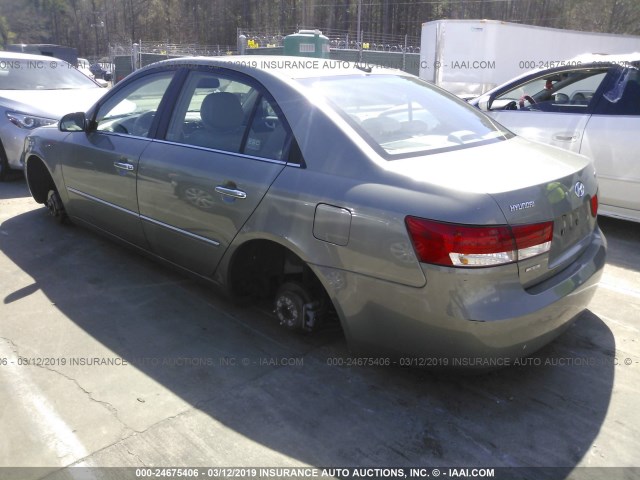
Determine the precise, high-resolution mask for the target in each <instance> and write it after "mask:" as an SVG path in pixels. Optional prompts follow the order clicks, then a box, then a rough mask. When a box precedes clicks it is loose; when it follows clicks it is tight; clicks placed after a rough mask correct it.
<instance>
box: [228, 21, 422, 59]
mask: <svg viewBox="0 0 640 480" xmlns="http://www.w3.org/2000/svg"><path fill="white" fill-rule="evenodd" d="M299 30H315V28H303V27H296V28H291V29H286V31H287V33H283V32H281V31H279V30H270V31H264V30H263V31H254V30H244V29H240V28H239V29H238V37H240V35H244V36H245V37H246V39H247V42H248V44H249V48H275V47H282V46H283V45H284V38H285V37H286V36H287V35H288V34H290V33H295V32H297V31H299ZM320 31H321V32H322V34H323V35H324V36H325V37H327V38H328V39H329V47H330V48H332V49H336V50H360V49H362V50H370V51H374V52H396V53H401V52H407V53H420V38H419V37H414V36H410V35H383V34H374V33H370V32H364V31H363V32H361V33H360V36H358V34H357V32H353V31H348V30H337V29H326V30H323V29H320Z"/></svg>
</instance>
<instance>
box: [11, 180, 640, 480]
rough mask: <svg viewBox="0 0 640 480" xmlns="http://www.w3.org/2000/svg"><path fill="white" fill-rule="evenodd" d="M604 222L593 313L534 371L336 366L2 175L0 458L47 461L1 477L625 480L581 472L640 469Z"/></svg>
mask: <svg viewBox="0 0 640 480" xmlns="http://www.w3.org/2000/svg"><path fill="white" fill-rule="evenodd" d="M600 224H601V226H602V228H603V230H604V232H605V234H606V236H607V238H608V240H609V257H608V262H607V267H606V271H605V274H604V277H603V280H602V283H601V285H600V286H599V288H598V291H597V293H596V296H595V298H594V300H593V302H592V303H591V305H590V307H589V310H588V311H586V312H585V313H584V314H583V315H582V316H581V318H580V319H579V320H578V321H577V322H576V324H575V325H574V326H573V327H572V328H571V329H570V330H569V331H568V332H567V333H565V334H563V335H562V336H561V337H560V338H559V339H557V340H556V341H555V342H553V343H552V344H551V345H549V346H548V347H546V348H545V349H543V350H542V351H540V352H538V354H536V355H535V356H534V357H533V359H532V360H531V361H530V362H529V365H524V366H512V367H509V368H506V369H503V370H500V371H497V372H493V373H490V374H485V375H474V376H460V375H452V374H442V373H433V372H426V371H414V370H406V369H400V368H376V367H357V366H345V365H338V366H336V365H335V364H336V363H340V362H342V363H344V362H345V359H348V356H349V354H348V351H347V349H346V345H345V342H344V339H343V337H342V336H341V333H340V332H339V331H335V330H331V329H328V330H326V331H323V332H320V333H319V334H318V335H316V336H312V337H309V336H304V335H297V334H295V333H292V332H288V331H285V330H283V329H281V327H279V326H278V325H277V322H276V321H275V320H274V319H273V318H272V317H271V316H270V315H269V313H268V311H265V310H264V309H260V308H258V307H255V306H251V305H237V304H231V303H229V302H228V301H226V300H224V299H223V298H220V297H218V296H216V294H214V293H212V292H211V291H210V290H209V287H208V286H207V285H204V284H202V283H198V282H196V281H194V280H192V279H190V278H188V277H186V276H184V275H182V274H181V273H178V272H175V271H172V270H171V269H168V268H166V267H164V266H161V265H158V264H156V263H154V262H153V261H151V260H148V259H146V258H144V257H142V256H140V255H138V254H136V253H135V252H132V251H130V250H128V249H126V248H122V247H120V246H119V245H116V244H114V243H112V242H110V241H109V240H107V239H104V238H102V237H100V236H98V235H96V234H94V233H92V232H90V231H88V230H85V229H83V228H81V227H78V226H73V225H70V226H59V225H57V224H56V223H55V222H54V220H53V219H52V218H50V217H49V216H48V215H47V212H46V210H45V209H44V208H43V207H42V206H41V205H37V204H35V203H34V202H33V200H32V199H31V198H30V196H29V193H28V190H27V188H26V186H25V183H24V179H21V178H18V179H16V180H14V181H10V182H6V183H2V184H0V432H1V435H0V467H41V468H38V469H36V468H20V469H17V470H12V469H9V468H0V478H3V476H5V477H11V476H13V477H14V478H25V479H30V478H43V477H47V476H49V478H67V477H68V476H69V475H71V476H74V475H73V474H69V471H60V470H59V469H60V468H61V467H65V466H72V465H74V466H90V467H91V466H99V467H116V466H117V467H126V466H136V467H140V466H165V467H181V466H203V467H223V466H228V467H302V466H314V467H341V466H358V467H360V466H362V467H364V466H368V467H425V468H426V467H429V468H433V467H438V468H440V469H446V468H448V467H469V468H471V467H477V468H488V467H495V468H498V467H569V468H567V469H564V470H558V471H556V472H555V474H553V475H551V476H550V477H545V478H551V477H554V478H555V477H557V478H576V479H582V478H638V475H640V469H619V468H615V469H607V470H601V469H599V468H594V467H640V453H639V450H638V438H639V437H640V412H639V410H638V408H637V407H638V399H639V398H640V338H639V335H638V319H639V318H640V254H638V251H639V247H640V224H633V223H629V222H622V221H617V220H612V219H605V218H603V219H601V221H600ZM574 467H591V468H578V469H575V470H574ZM429 471H431V470H429ZM444 471H445V472H446V470H444ZM603 472H605V473H606V476H604V474H603ZM98 473H99V471H98ZM454 473H455V472H454ZM520 473H522V477H526V478H535V477H536V474H535V473H530V472H529V471H525V470H513V471H512V477H513V478H519V477H518V475H520ZM525 473H526V475H525ZM93 475H94V477H95V476H96V475H97V474H96V471H93ZM444 475H445V476H446V475H447V474H446V473H444ZM527 475H529V476H527ZM541 475H542V473H541ZM554 475H555V476H554ZM116 476H117V475H116ZM229 476H233V474H230V475H229ZM449 476H453V475H452V474H451V471H449ZM75 477H76V478H77V475H76V476H75ZM133 478H135V477H133ZM218 478H222V477H220V476H219V477H218ZM538 478H541V477H538Z"/></svg>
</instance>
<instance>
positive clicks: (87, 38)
mask: <svg viewBox="0 0 640 480" xmlns="http://www.w3.org/2000/svg"><path fill="white" fill-rule="evenodd" d="M360 1H361V12H360V13H361V15H360V19H361V30H363V31H364V32H366V33H369V34H374V35H379V34H394V35H405V34H408V35H409V36H413V37H419V35H420V30H421V25H422V23H423V22H427V21H430V20H438V19H441V18H450V19H482V18H486V19H496V20H503V21H509V22H518V23H525V24H531V25H540V26H546V27H556V28H569V29H574V30H585V31H595V32H611V33H625V34H634V35H638V34H640V2H638V0H502V1H496V0H440V1H437V0H415V1H407V0H360ZM358 3H359V0H23V1H20V2H16V1H15V0H0V12H2V16H1V17H0V40H1V41H2V42H3V43H4V44H6V43H10V42H24V43H58V44H64V45H70V46H74V47H76V48H78V50H79V53H80V55H81V56H84V57H100V56H103V55H105V54H106V53H107V51H108V46H109V45H110V44H111V45H114V44H129V43H131V42H136V41H139V40H140V39H142V40H145V41H158V42H168V43H181V44H185V43H193V44H199V45H220V46H221V47H224V46H227V45H235V44H236V34H237V28H245V29H248V30H252V31H265V32H267V31H268V32H274V31H278V32H280V33H283V34H287V33H291V32H293V31H294V30H296V29H297V28H300V27H318V28H321V29H338V30H349V31H351V32H355V31H356V28H357V27H356V25H357V17H358V15H357V12H358Z"/></svg>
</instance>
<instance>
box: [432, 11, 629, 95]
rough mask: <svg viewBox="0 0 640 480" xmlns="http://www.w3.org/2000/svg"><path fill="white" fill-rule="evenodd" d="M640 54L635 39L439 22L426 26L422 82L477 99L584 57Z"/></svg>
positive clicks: (493, 23)
mask: <svg viewBox="0 0 640 480" xmlns="http://www.w3.org/2000/svg"><path fill="white" fill-rule="evenodd" d="M639 50H640V37H638V36H632V35H613V34H606V33H592V32H579V31H575V30H561V29H557V28H546V27H536V26H533V25H522V24H518V23H508V22H501V21H498V20H436V21H433V22H426V23H423V24H422V39H421V45H420V77H421V78H423V79H425V80H428V81H430V82H433V83H435V84H436V85H438V86H440V87H443V88H445V89H447V90H449V91H451V92H453V93H455V94H457V95H460V96H463V97H475V96H478V95H480V94H482V93H484V92H486V91H487V90H490V89H491V88H493V87H496V86H497V85H500V84H502V83H504V82H506V81H508V80H510V79H511V78H513V77H516V76H518V75H520V74H522V73H525V72H527V71H529V70H533V69H538V68H550V67H554V66H562V65H572V64H576V62H577V60H575V57H577V56H578V55H581V54H585V53H600V54H620V53H631V52H637V51H639ZM571 62H574V63H571Z"/></svg>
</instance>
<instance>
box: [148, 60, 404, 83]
mask: <svg viewBox="0 0 640 480" xmlns="http://www.w3.org/2000/svg"><path fill="white" fill-rule="evenodd" d="M177 64H178V65H189V64H191V65H202V66H207V65H218V66H225V67H230V68H232V69H234V70H238V71H244V72H245V73H247V72H264V73H267V74H271V75H274V76H277V77H281V78H289V79H294V80H295V79H303V78H317V77H333V76H336V75H354V74H355V75H362V74H364V73H366V74H373V75H378V74H385V73H386V74H389V73H392V74H394V75H407V76H408V75H409V74H407V73H406V72H403V71H402V70H397V69H392V68H388V67H383V66H377V65H374V64H368V63H356V62H348V61H342V60H334V59H330V58H313V57H294V56H276V55H230V56H225V57H180V58H175V59H170V60H163V61H161V62H158V63H154V64H151V65H149V66H147V67H145V68H154V67H155V68H157V67H160V66H162V65H177ZM369 69H370V70H369Z"/></svg>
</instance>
